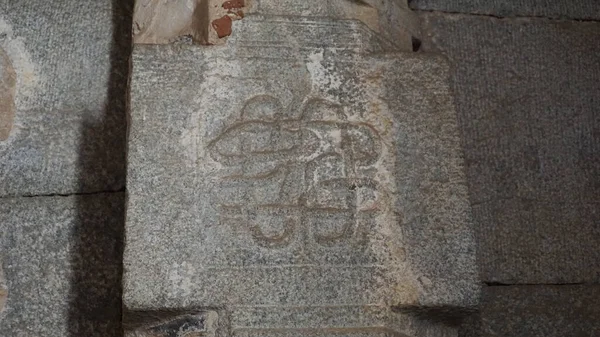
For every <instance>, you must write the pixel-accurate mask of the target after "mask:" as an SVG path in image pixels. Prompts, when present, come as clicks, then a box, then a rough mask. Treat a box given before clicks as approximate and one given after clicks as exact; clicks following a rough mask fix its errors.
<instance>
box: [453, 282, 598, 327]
mask: <svg viewBox="0 0 600 337" xmlns="http://www.w3.org/2000/svg"><path fill="white" fill-rule="evenodd" d="M598 317H600V286H598V285H592V284H590V285H573V286H570V285H563V286H551V285H531V286H507V287H486V288H484V290H483V297H482V307H481V313H480V314H478V315H476V316H473V317H471V318H470V319H469V320H468V321H467V322H465V324H464V326H463V327H462V328H461V330H462V331H461V332H460V334H459V336H461V337H508V336H510V337H563V336H573V337H598V336H600V320H598Z"/></svg>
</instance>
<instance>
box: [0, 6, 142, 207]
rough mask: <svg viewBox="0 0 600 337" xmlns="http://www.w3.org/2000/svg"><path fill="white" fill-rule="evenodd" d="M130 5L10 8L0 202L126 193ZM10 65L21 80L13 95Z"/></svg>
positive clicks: (1, 21) (2, 38)
mask: <svg viewBox="0 0 600 337" xmlns="http://www.w3.org/2000/svg"><path fill="white" fill-rule="evenodd" d="M113 3H114V4H115V5H113ZM126 4H127V1H112V0H101V1H96V0H84V1H51V2H39V1H29V0H24V1H4V2H3V4H2V7H1V10H0V61H1V62H0V63H2V64H1V65H0V67H2V69H1V71H2V78H1V79H0V81H2V82H0V89H2V93H1V94H0V158H1V160H0V177H2V178H1V180H2V182H1V183H0V196H7V195H8V196H16V195H40V194H53V193H60V194H68V193H72V192H82V191H83V192H90V191H99V190H118V189H120V188H122V187H123V185H124V173H123V172H124V170H125V166H124V161H125V156H124V148H125V128H126V126H125V125H126V121H125V109H124V106H125V97H126V84H127V69H128V64H127V58H128V54H129V50H130V47H129V41H128V38H127V37H128V35H129V34H128V33H129V32H130V30H131V26H130V24H129V23H128V20H127V16H126V15H125V12H126V11H125V9H123V8H121V7H125V6H126ZM129 22H130V21H129ZM9 63H10V64H11V67H12V68H13V70H14V74H15V75H16V83H15V87H14V88H13V86H12V85H8V89H9V90H8V91H7V90H5V89H6V88H5V87H6V84H7V82H6V81H5V79H6V77H5V75H6V74H7V73H6V72H5V70H6V69H7V64H9ZM10 88H12V89H13V90H14V95H12V94H11V92H10ZM9 96H10V97H9ZM12 96H14V97H12ZM11 104H13V108H14V111H9V110H10V108H9V106H10V105H11ZM7 109H8V110H7ZM13 116H14V119H13ZM5 136H7V137H5ZM5 138H6V139H5Z"/></svg>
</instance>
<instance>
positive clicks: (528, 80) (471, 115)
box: [422, 13, 600, 284]
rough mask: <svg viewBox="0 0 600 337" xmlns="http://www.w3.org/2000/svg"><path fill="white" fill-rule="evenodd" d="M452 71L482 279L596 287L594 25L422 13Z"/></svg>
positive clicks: (598, 68)
mask: <svg viewBox="0 0 600 337" xmlns="http://www.w3.org/2000/svg"><path fill="white" fill-rule="evenodd" d="M422 19H423V30H424V32H425V34H426V35H428V36H427V37H426V39H425V41H424V45H423V48H424V50H427V51H439V52H442V53H444V54H445V55H447V56H448V57H449V59H450V61H451V62H452V63H453V65H454V66H453V68H452V69H453V73H452V88H453V91H454V93H455V97H456V104H457V109H458V119H459V124H460V128H461V133H462V136H463V144H464V152H465V159H466V166H467V177H468V182H469V187H470V197H471V202H472V204H473V212H474V219H475V228H476V233H477V242H478V245H479V249H478V257H479V266H480V270H481V274H482V276H481V277H482V280H483V281H486V282H499V283H508V284H510V283H579V282H599V281H600V252H599V251H598V247H599V246H600V226H598V224H599V223H600V211H599V210H600V207H599V206H600V180H599V179H598V177H600V138H599V137H598V135H599V134H600V95H598V93H600V81H599V80H598V79H599V78H600V58H598V55H600V23H572V22H562V21H552V20H545V19H494V18H487V17H475V16H464V15H447V14H444V15H442V14H431V13H427V14H423V15H422Z"/></svg>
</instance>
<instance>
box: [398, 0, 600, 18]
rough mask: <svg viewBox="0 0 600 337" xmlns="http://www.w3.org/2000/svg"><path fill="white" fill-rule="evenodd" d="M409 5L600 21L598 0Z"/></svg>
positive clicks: (438, 0)
mask: <svg viewBox="0 0 600 337" xmlns="http://www.w3.org/2000/svg"><path fill="white" fill-rule="evenodd" d="M409 3H410V6H411V7H412V8H414V9H418V10H427V11H442V12H452V13H465V14H483V15H493V16H500V17H511V16H512V17H514V16H529V17H545V18H553V19H572V20H600V3H599V2H598V1H595V0H576V1H570V0H517V1H515V0H466V1H465V0H411V1H409Z"/></svg>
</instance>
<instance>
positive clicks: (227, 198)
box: [209, 95, 381, 248]
mask: <svg viewBox="0 0 600 337" xmlns="http://www.w3.org/2000/svg"><path fill="white" fill-rule="evenodd" d="M292 110H293V109H285V108H284V107H283V106H282V104H281V103H280V101H279V100H278V99H276V98H275V97H272V96H268V95H261V96H257V97H254V98H252V99H250V100H249V101H248V102H247V103H246V104H245V106H244V108H243V109H242V112H241V116H240V118H239V119H238V120H237V121H235V122H234V123H233V124H232V125H230V126H229V127H227V128H225V130H224V131H223V132H221V134H220V135H219V136H218V137H217V138H216V139H214V140H213V141H212V142H211V143H210V144H209V153H210V155H211V157H212V158H213V159H214V160H215V161H217V162H219V163H221V164H222V165H224V166H226V167H228V168H230V169H232V171H233V172H235V173H233V174H230V175H227V176H225V177H222V179H221V181H220V184H219V187H218V191H216V193H215V195H217V196H218V208H219V212H220V215H221V218H222V219H224V221H225V222H228V221H229V222H231V221H235V222H236V223H243V224H245V225H246V226H247V229H248V231H247V232H248V233H249V234H250V236H251V238H252V240H253V241H254V242H255V243H256V244H258V245H259V246H262V247H265V248H284V247H287V246H289V245H290V244H291V243H292V242H295V241H297V240H305V241H306V242H308V244H311V243H314V244H317V245H320V246H325V247H327V246H332V245H338V244H344V243H345V242H347V241H348V240H350V239H352V238H353V237H354V236H355V234H356V232H357V227H358V226H359V225H360V224H359V221H358V219H359V214H360V213H361V212H373V211H376V210H377V207H376V205H377V198H378V197H377V195H378V193H377V190H378V184H377V182H376V181H375V180H374V179H373V174H374V172H375V169H376V168H375V166H376V164H377V161H378V160H379V157H380V155H381V140H380V138H379V135H378V133H377V131H376V130H375V129H374V128H373V127H372V126H370V125H368V124H366V123H360V122H354V121H350V120H349V119H348V116H346V114H345V113H344V110H343V107H341V106H339V105H336V104H333V103H331V102H328V101H325V100H322V99H311V100H308V101H307V102H306V103H305V104H304V105H303V107H301V108H300V109H299V111H298V112H294V111H292Z"/></svg>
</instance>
